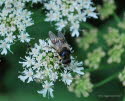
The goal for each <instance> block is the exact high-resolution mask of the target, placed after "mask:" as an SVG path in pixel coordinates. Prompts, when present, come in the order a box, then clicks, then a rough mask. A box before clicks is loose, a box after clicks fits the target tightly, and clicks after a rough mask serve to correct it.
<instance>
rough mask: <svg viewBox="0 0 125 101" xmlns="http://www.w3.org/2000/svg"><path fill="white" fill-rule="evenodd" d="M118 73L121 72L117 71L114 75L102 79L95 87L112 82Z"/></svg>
mask: <svg viewBox="0 0 125 101" xmlns="http://www.w3.org/2000/svg"><path fill="white" fill-rule="evenodd" d="M118 74H119V72H118V73H115V74H114V75H112V76H110V77H108V78H106V79H105V80H103V81H101V82H99V83H97V84H95V85H94V88H97V87H100V86H102V85H104V84H106V83H108V82H110V81H111V80H113V79H115V78H116V77H117V76H118Z"/></svg>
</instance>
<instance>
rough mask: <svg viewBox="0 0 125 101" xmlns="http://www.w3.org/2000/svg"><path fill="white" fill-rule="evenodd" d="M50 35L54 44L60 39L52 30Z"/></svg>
mask: <svg viewBox="0 0 125 101" xmlns="http://www.w3.org/2000/svg"><path fill="white" fill-rule="evenodd" d="M49 37H50V40H51V41H52V43H53V44H55V43H56V42H57V40H58V38H57V36H56V35H55V34H54V33H53V32H51V31H50V32H49Z"/></svg>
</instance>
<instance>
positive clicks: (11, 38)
mask: <svg viewBox="0 0 125 101" xmlns="http://www.w3.org/2000/svg"><path fill="white" fill-rule="evenodd" d="M2 4H3V7H1V9H0V38H1V42H0V43H1V44H0V49H1V50H2V51H0V52H1V54H5V55H6V54H7V51H6V50H5V48H3V47H6V46H8V47H7V48H6V49H8V50H10V46H11V45H13V44H14V43H15V41H17V40H19V41H20V42H22V43H24V42H29V41H30V38H29V34H28V33H27V32H26V28H27V27H29V26H31V25H33V24H34V23H33V21H32V18H31V14H32V13H31V12H30V11H28V10H26V9H25V1H24V0H2V1H0V5H2ZM5 43H6V44H5ZM3 45H5V46H3Z"/></svg>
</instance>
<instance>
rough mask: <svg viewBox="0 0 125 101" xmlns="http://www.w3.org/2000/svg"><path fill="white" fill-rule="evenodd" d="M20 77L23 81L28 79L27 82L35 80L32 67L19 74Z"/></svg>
mask: <svg viewBox="0 0 125 101" xmlns="http://www.w3.org/2000/svg"><path fill="white" fill-rule="evenodd" d="M18 78H19V79H20V80H22V81H23V82H25V80H26V79H28V81H27V83H29V82H31V81H33V70H32V69H29V70H24V71H23V75H20V76H18Z"/></svg>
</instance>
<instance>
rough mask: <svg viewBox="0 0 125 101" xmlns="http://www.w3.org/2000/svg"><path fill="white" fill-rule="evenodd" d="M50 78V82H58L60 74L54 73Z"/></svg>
mask: <svg viewBox="0 0 125 101" xmlns="http://www.w3.org/2000/svg"><path fill="white" fill-rule="evenodd" d="M49 78H50V80H52V81H56V80H57V79H58V74H57V72H52V73H50V75H49Z"/></svg>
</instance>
